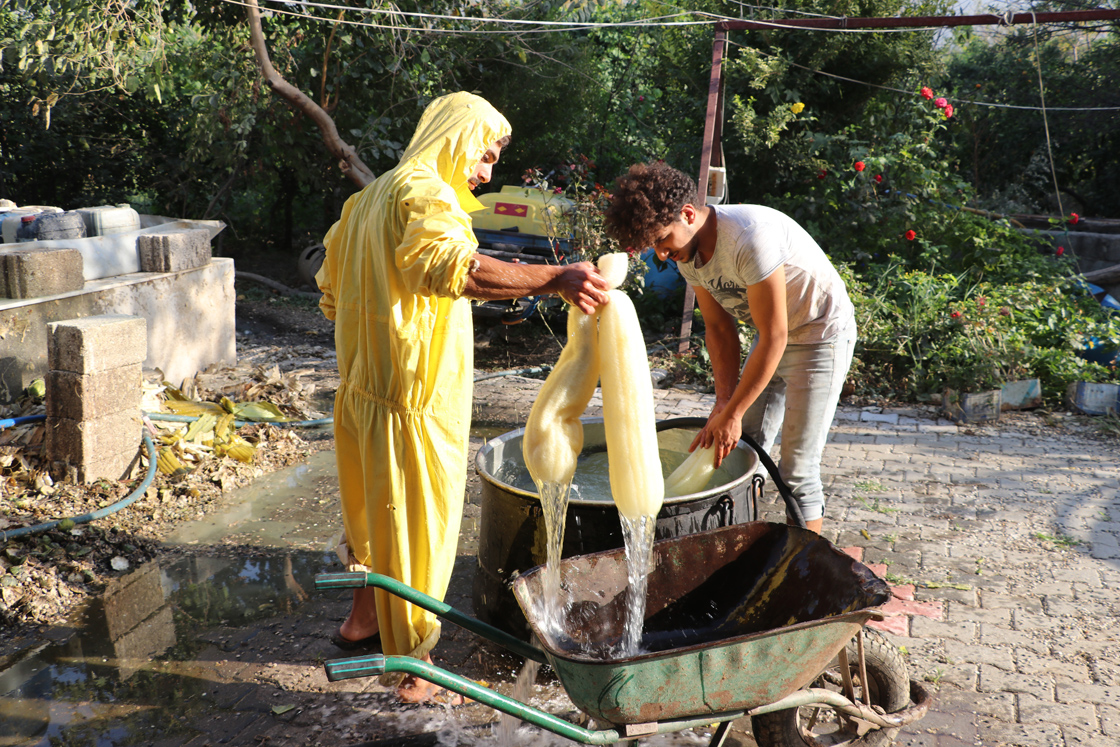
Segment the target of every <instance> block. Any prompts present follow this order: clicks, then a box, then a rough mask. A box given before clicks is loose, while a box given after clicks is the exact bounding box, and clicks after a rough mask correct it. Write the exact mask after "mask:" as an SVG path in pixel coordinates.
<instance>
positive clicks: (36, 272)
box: [0, 245, 86, 298]
mask: <svg viewBox="0 0 1120 747" xmlns="http://www.w3.org/2000/svg"><path fill="white" fill-rule="evenodd" d="M17 246H18V245H17ZM85 282H86V281H85V276H84V275H83V264H82V255H81V252H79V251H78V250H77V249H63V248H57V249H47V248H45V247H29V248H26V249H5V250H3V251H0V295H2V296H4V297H5V298H40V297H42V296H56V295H58V294H60V293H70V292H71V291H80V290H81V289H82V288H83V287H84V286H85Z"/></svg>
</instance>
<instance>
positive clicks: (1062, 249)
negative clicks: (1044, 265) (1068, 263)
mask: <svg viewBox="0 0 1120 747" xmlns="http://www.w3.org/2000/svg"><path fill="white" fill-rule="evenodd" d="M1065 253H1066V248H1065V247H1064V246H1059V247H1058V248H1057V250H1055V252H1054V254H1056V255H1057V256H1059V257H1060V256H1062V255H1063V254H1065Z"/></svg>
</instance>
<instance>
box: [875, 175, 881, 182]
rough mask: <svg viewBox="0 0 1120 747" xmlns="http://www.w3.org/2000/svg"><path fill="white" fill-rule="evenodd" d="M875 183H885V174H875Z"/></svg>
mask: <svg viewBox="0 0 1120 747" xmlns="http://www.w3.org/2000/svg"><path fill="white" fill-rule="evenodd" d="M875 183H876V184H882V183H883V175H882V174H876V175H875Z"/></svg>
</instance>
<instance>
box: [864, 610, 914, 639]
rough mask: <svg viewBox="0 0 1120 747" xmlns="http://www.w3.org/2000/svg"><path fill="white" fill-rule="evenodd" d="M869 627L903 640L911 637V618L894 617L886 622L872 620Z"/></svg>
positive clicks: (868, 624) (885, 620)
mask: <svg viewBox="0 0 1120 747" xmlns="http://www.w3.org/2000/svg"><path fill="white" fill-rule="evenodd" d="M867 627H869V628H875V629H876V630H881V631H883V632H884V633H890V634H891V635H897V636H899V637H902V638H909V637H910V618H909V617H907V616H906V615H893V616H891V617H888V618H886V619H884V620H871V621H870V622H868V623H867Z"/></svg>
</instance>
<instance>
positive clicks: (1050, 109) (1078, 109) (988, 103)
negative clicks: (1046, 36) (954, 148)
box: [726, 39, 1120, 112]
mask: <svg viewBox="0 0 1120 747" xmlns="http://www.w3.org/2000/svg"><path fill="white" fill-rule="evenodd" d="M726 41H727V43H728V44H731V45H734V46H736V47H744V48H747V49H754V51H756V52H758V53H759V54H761V55H763V56H765V57H777V56H778V55H776V54H771V53H769V52H763V51H761V50H758V49H755V48H754V47H751V46H749V45H747V44H740V43H739V42H736V41H732V40H731V39H727V40H726ZM786 64H788V65H790V66H791V67H799V68H801V69H802V70H808V71H809V72H810V73H815V74H816V75H824V76H826V77H828V78H836V79H837V80H843V81H847V82H848V83H855V84H857V85H861V86H867V87H868V88H878V89H880V90H883V91H893V92H894V93H904V94H906V95H907V96H918V95H919V94H917V93H915V92H914V91H907V90H904V89H902V88H894V87H893V86H881V85H879V84H878V83H868V82H867V81H863V80H856V79H855V78H845V77H844V76H843V75H836V74H835V73H826V72H825V71H823V70H816V69H814V68H811V67H806V66H805V65H799V64H797V63H796V62H791V61H789V60H786ZM945 98H946V100H947V101H949V102H955V103H956V104H958V105H959V104H961V103H965V104H974V105H976V106H988V107H992V108H994V109H1023V110H1025V111H1032V112H1037V111H1048V112H1114V111H1120V106H1086V107H1078V106H1047V107H1046V108H1045V110H1044V109H1042V108H1041V107H1038V106H1020V105H1018V104H997V103H996V102H994V101H977V100H975V99H950V98H948V97H945Z"/></svg>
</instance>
